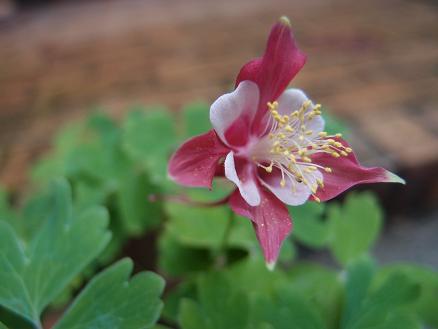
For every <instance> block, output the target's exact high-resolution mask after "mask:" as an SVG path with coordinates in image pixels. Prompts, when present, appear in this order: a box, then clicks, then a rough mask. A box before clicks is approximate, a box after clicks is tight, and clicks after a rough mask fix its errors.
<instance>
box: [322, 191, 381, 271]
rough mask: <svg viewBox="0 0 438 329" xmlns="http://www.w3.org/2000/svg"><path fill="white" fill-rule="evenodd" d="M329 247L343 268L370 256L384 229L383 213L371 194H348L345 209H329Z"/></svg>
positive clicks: (331, 206) (337, 207) (335, 206)
mask: <svg viewBox="0 0 438 329" xmlns="http://www.w3.org/2000/svg"><path fill="white" fill-rule="evenodd" d="M328 221H329V223H330V224H329V225H330V235H329V247H330V250H331V252H332V253H333V255H334V257H335V258H336V259H337V261H338V262H340V263H341V264H342V265H346V264H348V263H349V262H351V261H354V260H356V259H359V258H360V257H361V256H362V255H364V254H367V253H368V251H369V249H370V248H371V246H372V245H373V243H374V241H375V240H376V238H377V235H378V233H379V231H380V228H381V225H382V212H381V210H380V207H379V205H378V203H377V200H376V199H375V197H374V196H373V195H372V194H369V193H361V194H356V193H353V194H349V195H348V197H347V199H346V201H345V203H344V205H343V206H342V207H340V206H338V205H336V204H335V205H330V206H329V207H328Z"/></svg>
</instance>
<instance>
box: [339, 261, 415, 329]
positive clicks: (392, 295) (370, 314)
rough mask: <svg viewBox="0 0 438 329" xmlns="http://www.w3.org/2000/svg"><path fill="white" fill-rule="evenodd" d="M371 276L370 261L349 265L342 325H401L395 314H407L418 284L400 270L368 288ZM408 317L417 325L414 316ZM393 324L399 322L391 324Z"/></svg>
mask: <svg viewBox="0 0 438 329" xmlns="http://www.w3.org/2000/svg"><path fill="white" fill-rule="evenodd" d="M372 277H373V266H372V265H371V264H370V263H369V260H366V259H365V260H362V261H358V262H357V263H354V264H352V265H350V267H349V269H348V272H347V284H346V290H347V300H346V308H345V312H344V316H343V319H342V320H343V321H342V328H347V329H365V328H375V327H377V328H388V329H390V328H399V327H400V326H402V324H403V322H402V321H400V318H399V317H398V314H401V313H407V312H408V311H407V309H408V307H410V305H411V304H412V303H413V302H415V300H416V299H417V298H418V293H419V287H418V285H416V284H415V282H413V281H412V280H410V279H409V278H408V277H407V276H406V275H404V274H403V273H393V274H392V275H390V276H389V277H388V278H387V279H386V280H385V281H384V282H383V283H382V284H381V285H379V286H378V287H377V289H375V290H374V291H370V288H369V287H370V284H371V280H372ZM402 319H405V318H402ZM409 319H410V320H409V321H410V322H413V324H414V325H415V326H417V324H416V323H415V321H414V320H415V319H414V317H413V316H412V317H409ZM395 324H398V325H397V326H394V325H395ZM399 325H400V326H399ZM412 328H414V327H412Z"/></svg>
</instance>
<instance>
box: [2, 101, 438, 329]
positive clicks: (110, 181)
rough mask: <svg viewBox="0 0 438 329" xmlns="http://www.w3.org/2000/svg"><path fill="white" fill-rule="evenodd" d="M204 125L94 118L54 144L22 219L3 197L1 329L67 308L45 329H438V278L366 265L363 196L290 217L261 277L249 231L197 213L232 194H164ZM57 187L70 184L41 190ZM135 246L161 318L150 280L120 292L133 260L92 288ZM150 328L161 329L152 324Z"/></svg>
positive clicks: (223, 210)
mask: <svg viewBox="0 0 438 329" xmlns="http://www.w3.org/2000/svg"><path fill="white" fill-rule="evenodd" d="M208 115H209V114H208V105H206V104H202V103H195V104H192V105H189V106H187V107H185V108H184V109H183V111H182V112H181V113H179V114H176V113H175V114H174V113H170V112H167V111H165V110H164V109H162V108H155V109H148V110H147V111H142V110H141V109H134V111H131V112H130V113H129V114H127V116H126V117H125V118H124V120H123V121H122V122H121V123H120V124H119V123H117V122H115V121H114V120H112V119H110V118H109V117H107V116H105V115H103V114H94V115H92V116H91V117H90V118H89V119H88V120H87V121H86V122H83V123H77V124H74V125H71V126H70V127H68V128H66V129H64V130H63V131H61V133H60V134H59V135H58V136H57V138H56V140H55V142H54V150H53V151H52V152H51V153H50V154H49V155H47V156H46V157H45V158H44V159H42V160H41V161H40V162H39V163H38V164H37V166H36V167H35V168H34V170H33V171H32V173H33V180H34V183H36V184H35V185H36V186H39V188H38V189H37V193H35V194H34V195H32V196H30V197H28V198H27V199H26V201H25V202H24V203H22V207H21V209H19V210H16V209H13V208H12V207H11V206H10V204H9V197H8V195H7V194H6V193H5V192H3V191H0V283H1V284H0V329H2V328H5V327H8V328H13V329H15V328H19V329H22V328H23V329H27V328H41V320H40V319H41V314H42V313H43V312H44V311H45V310H47V309H48V308H49V309H50V305H52V306H53V305H54V304H61V305H65V303H66V302H70V303H69V305H70V306H69V308H68V309H67V311H66V312H65V314H64V315H63V317H62V318H61V319H60V320H59V321H58V322H57V323H56V325H55V327H54V328H55V329H71V328H75V329H79V328H81V329H82V328H84V329H85V328H87V329H88V328H92V329H94V328H126V329H130V328H132V329H136V328H139V329H140V328H155V329H165V328H168V329H169V328H182V329H198V328H199V329H223V328H236V329H237V328H239V329H283V328H285V329H286V328H287V329H290V328H291V329H371V328H373V329H390V328H397V329H416V328H418V329H419V328H422V327H423V326H424V325H429V326H434V327H438V318H437V314H438V306H437V304H436V300H437V299H438V274H437V273H436V272H435V271H433V270H430V269H426V268H423V267H419V266H414V265H409V264H405V265H393V266H385V267H383V268H379V266H378V265H377V264H376V263H375V262H374V261H373V259H372V256H371V254H372V252H371V248H372V246H373V243H374V241H375V240H376V238H377V236H378V233H379V231H380V229H381V226H382V212H381V210H380V207H379V205H378V203H377V201H376V199H375V197H374V196H373V195H372V194H369V193H351V194H349V195H348V197H347V198H346V199H345V200H344V201H343V202H341V203H338V202H331V203H327V204H318V203H315V202H309V203H306V204H305V205H302V206H299V207H289V211H290V213H291V216H292V218H293V220H294V232H293V233H292V235H291V237H290V239H288V240H287V241H285V243H284V245H283V247H282V250H281V254H280V261H279V264H278V265H277V268H276V269H275V270H274V271H269V270H268V269H267V268H266V265H265V264H264V262H263V258H262V255H261V251H260V247H259V244H258V242H257V240H256V237H255V234H254V230H253V228H252V225H251V222H250V221H249V220H248V219H245V218H242V217H239V216H235V215H233V214H232V212H231V210H230V209H229V207H228V206H225V205H224V206H217V207H201V206H198V205H197V202H215V201H217V200H221V199H223V198H225V197H226V196H227V195H229V193H230V192H231V191H232V189H233V186H232V185H230V184H227V183H224V182H222V181H220V180H218V181H216V182H215V186H214V188H213V190H212V191H207V190H204V189H187V190H186V189H182V188H179V187H177V186H175V185H174V184H172V183H171V182H170V181H169V180H168V179H167V177H166V176H167V175H166V168H167V161H168V157H169V156H170V154H171V153H172V151H173V150H174V149H175V148H176V147H177V145H178V144H180V143H181V142H182V141H183V140H184V139H186V138H189V137H192V136H193V135H198V134H201V133H204V132H205V131H207V130H209V129H211V126H210V123H209V120H208ZM326 123H327V130H328V131H329V132H333V133H336V132H345V131H346V130H345V127H344V126H343V125H342V124H340V123H339V122H338V121H337V120H336V119H334V118H333V117H328V118H327V117H326ZM57 176H65V177H66V178H67V180H68V182H69V183H67V182H66V181H64V180H58V181H57V182H56V183H54V184H51V185H49V182H51V181H52V180H53V178H54V177H57ZM48 186H49V187H48ZM179 197H181V200H184V198H187V199H188V200H193V201H194V202H181V200H178V198H179ZM20 204H21V203H20ZM146 233H148V235H147V237H154V238H153V239H152V240H153V241H155V238H156V243H157V246H156V249H157V255H156V256H157V257H156V258H157V259H156V263H157V267H158V269H159V271H160V272H161V273H164V274H165V275H167V276H168V277H169V281H170V284H169V289H168V290H167V291H166V294H165V306H164V308H163V303H162V302H161V301H160V295H161V293H162V290H163V286H164V282H163V280H162V279H161V278H160V277H159V276H158V275H156V274H153V273H151V272H141V273H137V274H135V275H134V276H133V277H132V278H130V276H131V273H132V271H133V264H132V262H131V261H130V260H127V259H124V260H120V261H118V262H116V263H115V264H114V265H112V266H109V267H108V268H107V269H104V270H103V271H101V272H100V273H98V274H97V275H95V276H94V277H93V274H94V273H95V272H96V270H97V268H99V269H100V268H102V267H103V265H104V264H107V263H109V262H111V261H112V260H113V259H115V258H116V257H119V255H120V251H121V250H122V247H123V245H124V244H125V242H126V241H127V240H129V239H131V238H144V237H145V234H146ZM151 233H153V234H151ZM110 235H112V239H111V242H110ZM297 246H304V247H306V250H307V251H308V252H309V251H310V252H312V253H313V252H314V251H315V250H316V251H319V250H322V249H326V250H328V251H329V253H330V255H331V256H332V257H333V259H334V260H335V261H336V264H337V267H327V266H323V265H320V264H317V263H315V262H312V263H309V262H303V261H302V259H301V258H300V256H301V255H300V251H301V250H302V248H297ZM138 251H139V253H141V252H144V251H145V250H138ZM296 256H297V257H296ZM136 265H137V266H136V271H135V272H137V270H138V269H141V268H139V267H140V266H141V265H140V266H139V264H136ZM85 278H91V279H90V280H89V282H88V283H87V284H86V286H85V288H84V289H82V292H79V294H78V293H77V292H78V291H79V290H80V288H81V287H82V285H83V283H84V280H86V279H85ZM75 295H77V296H76V298H75ZM63 302H64V304H62V303H63ZM162 309H163V310H162ZM161 311H162V313H161ZM160 317H161V319H163V323H165V324H161V323H160V324H156V322H157V320H158V319H159V318H160Z"/></svg>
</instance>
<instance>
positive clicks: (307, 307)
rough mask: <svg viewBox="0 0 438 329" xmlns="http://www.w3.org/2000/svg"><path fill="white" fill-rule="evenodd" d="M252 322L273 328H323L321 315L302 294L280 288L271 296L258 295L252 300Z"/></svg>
mask: <svg viewBox="0 0 438 329" xmlns="http://www.w3.org/2000/svg"><path fill="white" fill-rule="evenodd" d="M252 321H253V322H252V323H254V326H255V325H261V324H270V325H271V326H272V328H275V329H323V328H325V327H324V324H323V322H322V319H321V317H320V316H319V314H318V313H317V312H316V311H315V309H314V308H312V305H311V304H310V303H308V302H307V301H306V300H305V299H304V298H303V297H302V296H300V295H299V294H297V293H296V292H294V291H293V290H291V289H287V288H285V289H281V290H280V291H278V292H276V294H274V295H273V296H270V297H269V296H267V295H258V296H257V297H256V298H255V300H254V302H253V309H252Z"/></svg>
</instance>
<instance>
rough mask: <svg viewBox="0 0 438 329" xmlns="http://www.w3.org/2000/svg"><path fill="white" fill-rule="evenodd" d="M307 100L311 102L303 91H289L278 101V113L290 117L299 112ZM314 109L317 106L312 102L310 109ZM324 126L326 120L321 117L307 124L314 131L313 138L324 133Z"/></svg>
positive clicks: (291, 89)
mask: <svg viewBox="0 0 438 329" xmlns="http://www.w3.org/2000/svg"><path fill="white" fill-rule="evenodd" d="M307 100H309V98H308V97H307V96H306V94H305V93H304V92H303V91H302V90H300V89H294V88H290V89H287V90H286V91H285V92H284V93H283V94H281V96H280V97H279V98H278V100H277V101H278V113H280V114H281V115H288V114H291V113H292V112H294V111H298V110H299V109H300V107H301V105H303V103H304V102H305V101H307ZM314 107H315V104H313V102H312V103H311V105H310V106H309V107H308V109H309V110H310V109H313V108H314ZM324 125H325V123H324V119H323V118H322V117H321V116H320V115H318V116H316V117H314V118H313V119H312V120H310V121H309V122H306V128H307V129H308V130H312V131H313V134H312V135H310V136H311V138H312V137H316V136H317V135H318V133H319V132H321V131H323V130H324Z"/></svg>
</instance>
